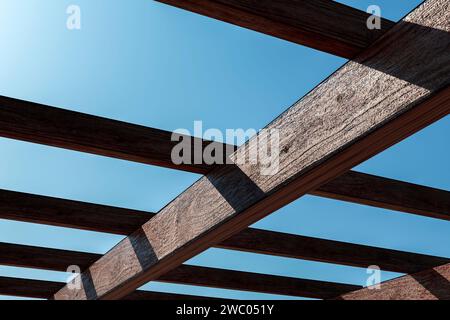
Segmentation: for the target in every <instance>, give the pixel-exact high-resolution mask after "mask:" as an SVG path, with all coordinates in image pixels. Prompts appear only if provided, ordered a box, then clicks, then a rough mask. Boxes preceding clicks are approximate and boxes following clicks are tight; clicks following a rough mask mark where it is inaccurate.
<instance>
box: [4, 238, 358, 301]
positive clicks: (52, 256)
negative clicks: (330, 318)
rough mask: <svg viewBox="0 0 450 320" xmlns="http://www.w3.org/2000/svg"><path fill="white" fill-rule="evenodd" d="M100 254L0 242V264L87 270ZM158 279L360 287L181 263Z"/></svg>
mask: <svg viewBox="0 0 450 320" xmlns="http://www.w3.org/2000/svg"><path fill="white" fill-rule="evenodd" d="M100 257H101V255H98V254H92V253H84V252H76V251H67V250H59V249H50V248H40V247H33V246H25V245H17V244H8V243H0V265H8V266H14V267H25V268H39V269H48V270H53V271H66V270H67V268H68V267H69V266H72V265H77V266H79V267H80V269H81V270H85V269H86V268H88V267H89V266H90V265H91V264H92V263H94V262H95V261H97V260H98V259H99V258H100ZM156 281H160V282H168V283H175V284H184V285H194V286H204V287H212V288H221V289H231V290H243V291H253V292H261V293H269V294H279V295H292V296H301V297H310V298H319V299H327V298H332V297H336V296H337V295H339V294H342V293H345V292H350V291H354V290H356V289H359V288H358V286H353V285H347V284H340V283H331V282H324V281H315V280H306V279H298V278H291V277H281V276H273V275H267V274H258V273H250V272H242V271H233V270H224V269H217V268H207V267H199V266H191V265H181V266H179V267H178V268H176V269H174V270H172V271H170V272H168V273H166V274H165V275H163V276H161V277H159V278H158V279H156ZM60 288H61V287H60ZM60 288H58V289H60ZM54 292H56V290H55V291H54Z"/></svg>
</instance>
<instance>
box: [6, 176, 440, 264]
mask: <svg viewBox="0 0 450 320" xmlns="http://www.w3.org/2000/svg"><path fill="white" fill-rule="evenodd" d="M352 174H353V173H352ZM363 176H364V175H363ZM338 179H339V178H338ZM331 183H333V182H331ZM343 190H347V188H343ZM348 190H358V189H357V188H354V189H348ZM440 192H444V191H440ZM400 199H401V198H400ZM430 199H432V198H430ZM405 202H406V203H407V201H405ZM425 203H428V201H426V202H425ZM435 205H437V206H438V207H439V206H440V205H439V202H436V203H435ZM440 207H442V206H440ZM153 216H154V213H149V212H142V211H135V210H129V209H123V208H117V207H110V206H104V205H96V204H91V203H85V202H79V201H72V200H64V199H57V198H51V197H44V196H37V195H30V194H25V193H19V192H13V191H5V190H0V218H4V219H14V220H19V221H27V222H35V223H44V224H50V225H57V226H64V227H69V228H78V229H85V230H92V231H98V232H110V233H116V234H123V235H128V234H130V233H132V232H133V231H134V230H136V229H138V228H139V227H140V226H142V225H143V224H144V223H145V222H147V221H148V220H150V218H151V217H153ZM216 247H218V248H223V249H229V250H238V251H246V252H252V253H260V254H267V255H275V256H282V257H289V258H295V259H304V260H314V261H320V262H328V263H337V264H344V265H350V266H355V267H363V268H366V267H367V266H370V265H378V266H380V268H381V269H383V270H388V271H394V272H401V273H413V272H418V271H421V270H425V269H429V268H432V267H434V266H438V265H442V264H445V263H446V262H447V259H445V258H439V257H432V256H427V255H420V254H413V253H408V252H401V251H396V250H390V249H383V248H375V247H369V246H362V245H356V244H351V243H345V242H339V241H332V240H324V239H317V238H311V237H305V236H300V235H292V234H286V233H280V232H273V231H265V230H259V229H254V228H248V229H245V230H243V231H241V232H239V233H238V234H236V235H234V236H232V237H230V238H228V239H226V240H225V241H222V242H221V243H219V244H217V245H216ZM5 250H6V249H5V247H3V250H2V246H0V262H1V261H2V260H1V257H2V256H3V257H9V258H10V259H14V257H17V259H16V260H15V261H16V263H20V261H23V262H24V261H27V260H26V259H34V258H37V259H42V258H43V257H47V254H44V253H40V254H35V253H32V252H23V253H22V254H20V255H19V254H16V255H14V254H12V253H13V252H21V251H20V250H19V249H18V248H16V247H14V246H13V247H11V248H10V249H9V250H6V251H5ZM8 252H9V253H10V254H8ZM2 253H3V254H2ZM48 254H49V256H50V257H51V259H50V261H49V262H45V261H41V260H38V261H41V262H42V264H43V265H44V266H45V263H50V265H51V263H52V261H54V259H53V258H52V257H54V256H55V254H54V253H52V252H50V253H48ZM57 256H58V257H60V258H59V259H58V260H59V263H60V266H61V268H62V269H61V270H65V269H66V268H67V266H69V265H70V264H71V263H70V261H73V260H77V263H75V264H77V265H80V266H83V268H84V267H87V266H89V265H90V264H92V263H93V262H95V261H96V260H97V259H98V258H100V257H99V256H97V255H94V256H89V255H87V257H86V256H85V257H84V259H85V260H84V262H83V260H81V261H80V259H81V258H80V259H77V258H76V256H75V257H74V256H73V255H70V254H69V255H68V256H67V257H66V253H64V252H59V253H58V254H57ZM65 257H66V258H65ZM13 261H14V260H13Z"/></svg>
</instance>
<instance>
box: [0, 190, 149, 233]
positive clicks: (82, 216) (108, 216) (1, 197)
mask: <svg viewBox="0 0 450 320" xmlns="http://www.w3.org/2000/svg"><path fill="white" fill-rule="evenodd" d="M153 215H154V214H153V213H148V212H143V211H138V210H130V209H123V208H117V207H112V206H105V205H98V204H92V203H87V202H81V201H73V200H65V199H59V198H52V197H45V196H40V195H34V194H28V193H22V192H14V191H8V190H0V218H1V219H10V220H18V221H23V222H31V223H40V224H48V225H53V226H59V227H68V228H77V229H83V230H90V231H97V232H106V233H114V234H121V235H128V234H130V233H132V232H133V231H134V230H136V229H137V228H139V227H140V226H141V225H143V224H144V223H145V222H147V221H148V220H149V219H150V218H151V217H153Z"/></svg>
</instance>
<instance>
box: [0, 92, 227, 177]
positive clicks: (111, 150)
mask: <svg viewBox="0 0 450 320" xmlns="http://www.w3.org/2000/svg"><path fill="white" fill-rule="evenodd" d="M0 136H2V137H6V138H11V139H17V140H24V141H28V142H34V143H41V144H45V145H50V146H54V147H60V148H66V149H71V150H76V151H81V152H88V153H93V154H98V155H102V156H107V157H113V158H119V159H123V160H130V161H136V162H141V163H145V164H151V165H157V166H162V167H168V168H172V169H178V170H184V171H189V172H194V173H201V174H204V173H207V172H208V171H210V170H211V168H212V167H213V166H211V165H207V164H205V163H200V164H194V161H193V160H194V159H193V158H192V162H191V163H192V164H180V165H176V164H174V163H173V161H172V158H171V153H172V149H173V147H174V146H175V145H177V144H178V141H172V140H171V138H172V133H171V132H168V131H164V130H159V129H153V128H148V127H144V126H140V125H136V124H130V123H126V122H122V121H116V120H112V119H106V118H102V117H97V116H92V115H88V114H84V113H80V112H75V111H70V110H64V109H59V108H54V107H50V106H46V105H42V104H38V103H33V102H28V101H23V100H18V99H13V98H8V97H4V96H0ZM191 143H192V147H194V146H195V145H199V146H200V148H201V149H202V150H204V148H205V147H206V146H208V145H209V144H210V143H211V142H210V141H204V140H200V139H197V138H192V139H191ZM218 146H222V144H218ZM230 150H231V151H232V150H233V148H232V147H230ZM226 151H227V150H224V154H225V152H226ZM192 154H193V153H192ZM224 161H225V160H224Z"/></svg>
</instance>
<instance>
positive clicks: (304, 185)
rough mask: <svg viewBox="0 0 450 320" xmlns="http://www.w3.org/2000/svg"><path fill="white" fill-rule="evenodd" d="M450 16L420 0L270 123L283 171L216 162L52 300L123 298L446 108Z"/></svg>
mask: <svg viewBox="0 0 450 320" xmlns="http://www.w3.org/2000/svg"><path fill="white" fill-rule="evenodd" d="M449 21H450V3H449V2H448V0H428V1H426V2H425V3H424V4H423V5H421V6H420V7H419V8H418V9H416V10H415V11H414V12H413V13H411V14H410V15H408V17H406V18H405V19H404V20H403V21H402V22H400V23H399V24H397V25H396V26H395V27H393V28H392V29H391V30H389V31H388V32H387V33H386V34H385V35H384V36H383V37H382V39H381V40H380V41H377V42H376V43H375V44H374V45H373V46H371V47H370V48H369V49H368V50H366V51H364V52H363V53H362V54H361V55H359V56H358V57H356V58H355V59H354V60H353V61H350V62H349V63H347V64H346V65H345V66H343V67H342V68H341V69H340V70H338V71H337V72H336V73H334V74H333V75H332V76H331V77H330V78H328V79H327V80H326V81H324V82H323V83H322V84H320V85H319V86H318V87H317V88H315V89H314V90H313V91H311V92H310V93H309V94H307V95H306V96H305V97H304V98H302V99H301V100H300V101H299V102H298V103H296V104H295V105H294V106H293V107H291V108H290V109H289V110H287V111H286V112H285V113H283V114H282V115H281V116H280V117H278V118H277V119H275V120H274V121H273V122H272V123H271V124H269V126H268V127H267V128H268V129H277V130H278V132H279V136H280V150H281V152H280V154H279V171H277V172H274V174H273V175H264V174H262V173H261V167H260V166H258V165H254V164H251V163H244V164H236V165H228V166H225V167H220V168H217V169H214V170H213V171H211V172H210V173H209V174H207V175H206V176H205V177H203V178H202V179H200V180H199V181H197V182H196V183H195V184H194V185H192V186H191V187H190V188H189V189H187V190H186V191H185V192H183V193H182V194H181V195H180V196H178V197H177V198H176V199H175V200H174V201H172V202H171V203H170V204H169V205H168V206H166V207H165V208H164V209H163V210H161V211H160V212H159V214H157V215H156V216H155V217H153V218H152V219H150V221H149V222H147V223H146V224H144V225H143V226H142V227H141V228H140V229H139V230H137V231H136V232H134V233H133V234H132V235H130V236H129V237H127V238H126V239H124V240H123V241H121V242H120V243H119V244H118V245H116V246H115V247H114V248H113V249H112V250H111V251H109V252H108V253H107V254H106V255H104V256H103V257H102V258H101V259H99V260H98V261H97V262H96V263H94V264H93V265H92V266H90V267H89V269H88V270H86V271H85V272H84V273H83V274H82V275H81V277H82V278H83V277H84V278H85V279H89V281H87V285H85V286H83V288H82V289H80V290H69V289H68V288H67V287H65V288H63V289H61V290H60V291H59V292H57V293H56V294H55V296H54V297H55V299H118V298H121V297H123V296H125V295H127V294H129V293H131V292H132V291H133V290H135V289H136V288H138V287H139V286H140V285H142V284H144V283H146V282H148V281H151V280H154V279H157V278H158V277H160V276H161V275H163V274H164V273H167V272H168V271H170V270H172V269H174V268H176V267H177V266H178V265H180V264H181V263H183V262H184V261H186V260H188V259H189V258H191V257H193V256H195V255H196V254H198V253H200V252H202V251H204V250H206V249H207V248H209V247H211V246H214V245H215V244H217V243H219V242H221V241H223V240H225V239H226V238H228V237H230V236H232V235H233V234H236V233H238V232H239V231H241V230H243V229H245V228H246V227H247V226H249V225H251V224H253V223H254V222H256V221H258V220H260V219H262V218H263V217H265V216H266V215H268V214H270V213H272V212H273V211H275V210H277V209H279V208H280V207H282V206H284V205H286V204H288V203H289V202H291V201H293V200H295V199H297V198H298V197H300V196H302V195H304V194H306V193H308V192H311V191H312V190H315V189H317V188H318V187H320V186H321V185H323V184H325V183H327V182H329V181H331V180H332V179H334V178H336V177H337V176H339V175H341V174H343V173H344V172H346V171H348V170H349V169H351V168H352V167H354V166H355V165H357V164H359V163H361V162H362V161H364V160H366V159H368V158H370V157H372V156H374V155H375V154H377V153H379V152H381V151H383V150H384V149H386V148H388V147H389V146H391V145H393V144H395V143H397V142H398V141H401V140H402V139H405V138H406V137H408V136H410V135H411V134H413V133H415V132H417V131H418V130H420V129H422V128H424V127H425V126H427V125H429V124H431V123H433V122H435V121H437V120H438V119H441V118H442V117H444V116H446V115H447V114H448V113H449V111H450V87H449V79H450V55H449V54H448V52H449V48H450V39H449V31H450V23H449ZM424 61H426V63H424ZM256 139H258V137H255V138H253V139H251V140H250V141H249V142H248V143H246V144H245V145H244V146H242V147H240V148H239V150H238V151H237V154H239V153H242V152H245V151H246V150H248V148H250V147H252V146H254V141H256ZM257 147H260V146H257ZM262 147H265V146H262ZM235 156H236V155H233V156H232V159H233V160H235V159H236V157H235ZM263 160H267V159H263ZM259 163H265V162H264V161H260V162H259Z"/></svg>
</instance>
